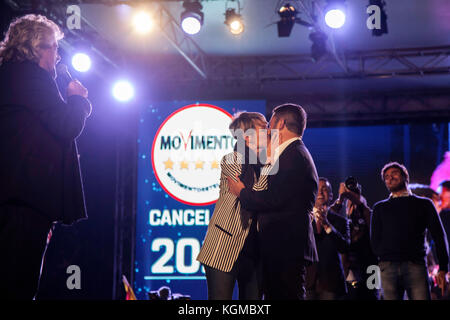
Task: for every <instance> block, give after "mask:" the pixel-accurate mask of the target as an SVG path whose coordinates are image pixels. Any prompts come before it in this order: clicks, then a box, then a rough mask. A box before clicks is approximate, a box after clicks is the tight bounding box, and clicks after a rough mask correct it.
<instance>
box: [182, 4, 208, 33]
mask: <svg viewBox="0 0 450 320" xmlns="http://www.w3.org/2000/svg"><path fill="white" fill-rule="evenodd" d="M183 7H184V9H185V10H184V11H183V13H181V28H182V29H183V31H184V32H186V33H188V34H197V33H198V32H199V31H200V29H201V27H202V25H203V12H202V8H203V7H202V5H201V4H200V2H199V1H198V0H191V1H188V0H185V1H184V2H183Z"/></svg>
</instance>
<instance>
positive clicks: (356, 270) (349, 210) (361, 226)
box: [331, 177, 378, 300]
mask: <svg viewBox="0 0 450 320" xmlns="http://www.w3.org/2000/svg"><path fill="white" fill-rule="evenodd" d="M331 210H333V211H335V212H340V213H342V214H343V215H345V216H346V217H347V218H348V220H349V222H350V238H351V242H350V247H349V250H348V251H347V252H346V253H345V254H343V255H342V262H343V264H344V270H345V276H346V280H347V286H348V291H349V292H348V295H347V298H348V299H350V300H376V299H378V292H377V290H376V289H373V290H370V289H368V288H367V284H366V282H367V278H368V276H369V274H367V267H368V266H370V265H376V264H377V259H376V257H375V255H374V254H373V252H372V249H371V247H370V233H369V232H370V214H371V210H370V208H369V207H368V206H367V202H366V199H365V198H364V197H363V196H362V195H361V185H360V184H358V182H357V180H356V179H355V178H353V177H349V178H347V179H346V181H345V182H342V183H341V184H340V186H339V198H338V199H337V200H336V202H335V203H334V204H333V206H332V207H331Z"/></svg>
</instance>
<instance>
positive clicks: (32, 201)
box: [0, 62, 91, 224]
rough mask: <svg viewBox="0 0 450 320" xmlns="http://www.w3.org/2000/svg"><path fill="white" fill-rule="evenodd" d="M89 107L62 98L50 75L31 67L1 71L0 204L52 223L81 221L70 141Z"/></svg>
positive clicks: (75, 163) (76, 166) (9, 66)
mask: <svg viewBox="0 0 450 320" xmlns="http://www.w3.org/2000/svg"><path fill="white" fill-rule="evenodd" d="M90 113H91V105H90V103H89V101H88V100H87V99H85V98H83V97H81V96H71V97H69V98H68V101H67V103H66V102H65V101H64V100H63V99H62V98H61V95H60V93H59V91H58V89H57V86H56V83H55V81H54V80H53V79H52V78H51V76H50V74H49V73H48V72H47V71H45V70H44V69H42V68H41V67H39V65H37V64H36V63H33V62H6V63H4V64H2V65H1V67H0V177H1V179H0V204H1V203H6V202H16V203H17V202H18V203H21V204H24V205H26V206H29V207H32V208H34V209H35V210H37V211H39V212H40V213H41V214H43V215H45V216H46V217H48V218H49V219H50V220H51V221H62V222H63V223H65V224H71V223H73V222H74V221H77V220H79V219H82V218H86V217H87V215H86V208H85V202H84V195H83V188H82V181H81V175H80V169H79V161H78V152H77V146H76V143H75V139H76V138H77V137H78V135H79V134H80V133H81V131H82V130H83V128H84V123H85V120H86V118H87V117H88V116H89V115H90Z"/></svg>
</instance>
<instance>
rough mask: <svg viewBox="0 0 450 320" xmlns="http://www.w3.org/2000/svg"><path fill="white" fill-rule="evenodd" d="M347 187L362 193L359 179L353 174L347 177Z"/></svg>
mask: <svg viewBox="0 0 450 320" xmlns="http://www.w3.org/2000/svg"><path fill="white" fill-rule="evenodd" d="M345 187H346V188H347V189H348V190H350V191H352V192H355V193H357V194H361V185H360V184H359V183H358V180H356V178H354V177H352V176H350V177H348V178H347V179H345Z"/></svg>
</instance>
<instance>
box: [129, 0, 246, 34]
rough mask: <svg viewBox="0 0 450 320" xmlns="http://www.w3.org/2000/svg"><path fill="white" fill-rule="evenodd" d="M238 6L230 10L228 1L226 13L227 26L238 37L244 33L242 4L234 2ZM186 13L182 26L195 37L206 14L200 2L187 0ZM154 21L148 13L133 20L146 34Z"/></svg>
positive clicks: (181, 17) (184, 13)
mask: <svg viewBox="0 0 450 320" xmlns="http://www.w3.org/2000/svg"><path fill="white" fill-rule="evenodd" d="M232 3H236V4H237V8H230V7H227V6H228V1H227V5H226V8H225V9H226V11H225V24H226V25H227V27H228V29H229V30H230V32H231V33H232V34H235V35H238V34H241V33H242V32H243V31H244V20H243V18H242V15H241V13H240V10H241V9H240V3H239V1H238V0H236V1H235V0H232ZM183 8H184V11H183V12H182V13H181V15H180V26H181V28H182V29H183V31H184V32H185V33H187V34H190V35H194V34H197V33H199V32H200V29H201V28H202V26H203V20H204V14H203V11H202V10H203V6H202V5H201V3H200V0H185V1H184V2H183ZM153 24H154V23H153V20H152V16H151V14H149V13H148V12H146V11H140V12H138V13H137V14H136V15H135V16H134V18H133V25H134V28H135V30H136V31H137V32H139V33H142V34H145V33H148V32H149V31H151V30H152V28H153Z"/></svg>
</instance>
